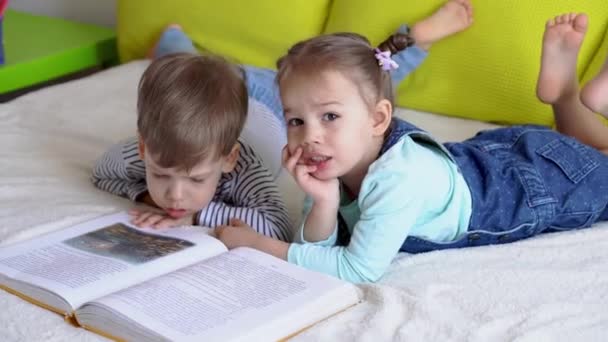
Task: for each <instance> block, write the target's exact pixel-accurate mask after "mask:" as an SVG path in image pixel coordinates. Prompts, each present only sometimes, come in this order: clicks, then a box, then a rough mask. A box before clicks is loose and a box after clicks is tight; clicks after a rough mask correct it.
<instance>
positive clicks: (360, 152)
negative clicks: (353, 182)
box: [280, 71, 378, 180]
mask: <svg viewBox="0 0 608 342" xmlns="http://www.w3.org/2000/svg"><path fill="white" fill-rule="evenodd" d="M280 87H281V100H282V103H283V108H284V110H285V121H286V122H287V140H288V143H287V146H288V150H289V152H290V153H291V154H294V153H295V152H296V149H297V148H298V147H302V149H303V154H302V157H301V158H300V161H299V163H301V164H306V165H316V166H317V170H316V171H315V172H314V173H313V176H314V177H315V178H317V179H321V180H325V179H333V178H338V177H342V176H345V175H348V174H349V173H351V172H353V171H356V170H358V171H361V170H362V169H363V170H364V171H366V170H367V167H368V166H369V164H370V163H371V162H372V161H373V160H375V158H376V156H375V155H370V153H377V151H376V152H372V151H374V150H375V149H374V147H373V146H374V141H377V139H375V140H374V138H375V137H377V135H378V134H377V132H375V131H374V119H373V115H372V114H371V111H370V106H369V105H368V104H367V103H366V102H365V100H364V99H363V97H362V96H361V90H360V88H359V87H357V85H356V84H354V83H353V82H352V81H351V80H350V79H348V78H347V77H345V76H343V75H342V73H340V72H337V71H327V72H324V73H322V74H320V75H316V76H314V77H307V76H304V75H297V76H294V77H292V78H291V79H285V80H284V81H283V82H281V85H280ZM370 159H371V160H370Z"/></svg>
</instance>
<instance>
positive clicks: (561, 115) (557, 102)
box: [536, 13, 608, 153]
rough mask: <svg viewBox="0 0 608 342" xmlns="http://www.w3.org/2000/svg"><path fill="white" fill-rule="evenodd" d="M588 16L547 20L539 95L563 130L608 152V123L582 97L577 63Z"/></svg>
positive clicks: (558, 127) (569, 16) (538, 85)
mask: <svg viewBox="0 0 608 342" xmlns="http://www.w3.org/2000/svg"><path fill="white" fill-rule="evenodd" d="M586 31H587V16H586V15H584V14H574V13H570V14H564V15H561V16H557V17H555V18H554V19H551V20H549V21H548V22H547V26H546V28H545V34H544V37H543V49H542V59H541V68H540V74H539V77H538V83H537V87H536V93H537V96H538V98H539V99H540V100H541V101H542V102H544V103H546V104H550V105H551V106H552V108H553V115H554V116H555V124H556V127H557V130H558V131H559V132H560V133H563V134H566V135H569V136H572V137H574V138H576V139H578V140H579V141H581V142H583V143H585V144H587V145H589V146H592V147H594V148H596V149H598V150H600V151H602V152H604V153H608V127H606V126H604V125H603V124H602V122H601V121H600V120H599V118H598V117H597V116H596V115H595V114H594V113H592V112H591V111H590V110H589V109H588V108H587V107H586V106H584V105H583V103H582V102H581V100H580V96H579V95H580V94H579V85H578V77H577V74H576V65H577V59H578V51H579V49H580V46H581V44H582V42H583V38H584V37H585V32H586Z"/></svg>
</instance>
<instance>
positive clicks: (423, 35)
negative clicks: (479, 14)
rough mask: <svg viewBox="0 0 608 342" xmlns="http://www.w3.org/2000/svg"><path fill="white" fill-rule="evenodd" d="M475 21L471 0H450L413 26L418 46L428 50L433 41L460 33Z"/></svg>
mask: <svg viewBox="0 0 608 342" xmlns="http://www.w3.org/2000/svg"><path fill="white" fill-rule="evenodd" d="M472 23H473V6H472V5H471V0H448V1H447V2H446V3H445V4H444V5H443V6H441V8H439V9H438V10H437V11H435V13H433V14H431V15H430V16H429V17H427V18H424V19H422V20H421V21H419V22H417V23H416V24H414V26H413V27H412V36H413V37H414V39H416V45H418V47H420V48H422V49H424V50H428V49H429V48H430V47H431V45H433V43H435V42H437V41H439V40H441V39H443V38H445V37H448V36H451V35H453V34H454V33H458V32H460V31H462V30H464V29H466V28H468V27H469V26H471V24H472Z"/></svg>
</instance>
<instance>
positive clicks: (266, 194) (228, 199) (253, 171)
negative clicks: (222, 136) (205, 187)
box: [92, 137, 292, 241]
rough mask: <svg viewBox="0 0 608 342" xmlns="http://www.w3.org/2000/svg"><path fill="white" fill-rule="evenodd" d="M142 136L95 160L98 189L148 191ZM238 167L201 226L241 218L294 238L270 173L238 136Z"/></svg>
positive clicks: (130, 194) (202, 215)
mask: <svg viewBox="0 0 608 342" xmlns="http://www.w3.org/2000/svg"><path fill="white" fill-rule="evenodd" d="M137 144H138V142H137V138H136V137H133V138H130V139H127V140H125V141H123V142H121V143H119V144H116V145H114V146H112V147H111V148H110V149H109V150H108V151H107V152H106V153H105V154H104V155H103V156H102V157H101V158H100V159H99V160H98V161H97V163H96V165H95V168H94V170H93V176H92V181H93V184H95V186H97V187H98V188H100V189H102V190H104V191H108V192H110V193H112V194H115V195H118V196H122V197H127V198H129V199H131V200H132V201H135V200H136V199H137V197H138V196H139V195H141V194H142V193H144V192H146V191H147V190H148V187H147V185H146V166H145V163H144V161H143V160H141V159H140V157H139V153H138V145H137ZM239 145H240V150H239V157H238V159H237V162H236V166H235V168H234V170H232V171H231V172H229V173H223V174H222V177H221V178H220V181H219V183H218V186H217V190H216V192H215V195H214V196H213V199H212V200H211V202H210V203H209V204H208V205H207V206H206V207H205V208H203V209H202V210H201V211H200V212H199V214H198V217H197V222H198V224H199V225H201V226H206V227H215V226H218V225H225V224H228V220H229V219H231V218H238V219H241V220H242V221H244V222H246V223H247V224H248V225H250V226H251V227H253V228H254V229H255V230H256V231H257V232H258V233H260V234H263V235H266V236H270V237H272V238H276V239H279V240H283V241H289V240H291V235H292V234H291V228H290V227H291V221H290V219H289V216H288V214H287V209H286V207H285V204H284V202H283V199H282V198H281V194H280V192H279V190H278V187H277V185H276V184H275V183H274V182H273V177H272V174H271V173H270V171H268V169H267V168H266V167H265V166H264V164H263V163H262V160H261V159H260V158H259V157H258V155H257V154H256V153H255V152H254V150H253V149H252V148H251V146H249V145H247V144H245V143H244V142H242V141H240V140H239Z"/></svg>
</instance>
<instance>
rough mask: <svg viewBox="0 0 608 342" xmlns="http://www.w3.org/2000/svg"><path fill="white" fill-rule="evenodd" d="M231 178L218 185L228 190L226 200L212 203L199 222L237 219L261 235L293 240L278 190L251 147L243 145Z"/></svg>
mask: <svg viewBox="0 0 608 342" xmlns="http://www.w3.org/2000/svg"><path fill="white" fill-rule="evenodd" d="M230 176H232V177H230V179H228V180H226V181H225V182H224V184H222V183H220V184H219V185H218V186H219V187H227V188H228V191H226V195H224V198H222V199H221V201H218V200H217V199H216V200H214V201H212V202H211V203H209V205H207V206H206V207H205V208H204V209H203V210H202V211H201V212H200V213H199V216H198V218H197V220H196V221H197V222H198V223H199V224H200V225H202V226H208V227H216V226H220V225H225V224H227V223H228V222H229V220H230V219H231V218H238V219H240V220H241V221H244V222H245V223H247V224H248V225H249V226H251V227H253V229H255V230H256V231H257V232H258V233H260V234H263V235H266V236H270V237H272V238H275V239H279V240H283V241H290V240H291V233H290V232H291V221H290V219H289V215H288V213H287V209H286V207H285V204H284V202H283V199H282V197H281V194H280V193H279V189H278V187H277V185H276V184H275V183H274V182H273V180H272V175H271V173H270V171H268V169H267V168H266V167H265V166H264V165H263V164H262V161H261V160H260V159H259V157H258V156H257V155H256V154H255V153H254V152H253V150H252V149H251V148H250V147H248V146H246V145H244V144H241V151H240V155H239V160H238V162H237V165H236V167H235V170H234V171H233V172H232V173H231V174H230Z"/></svg>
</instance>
